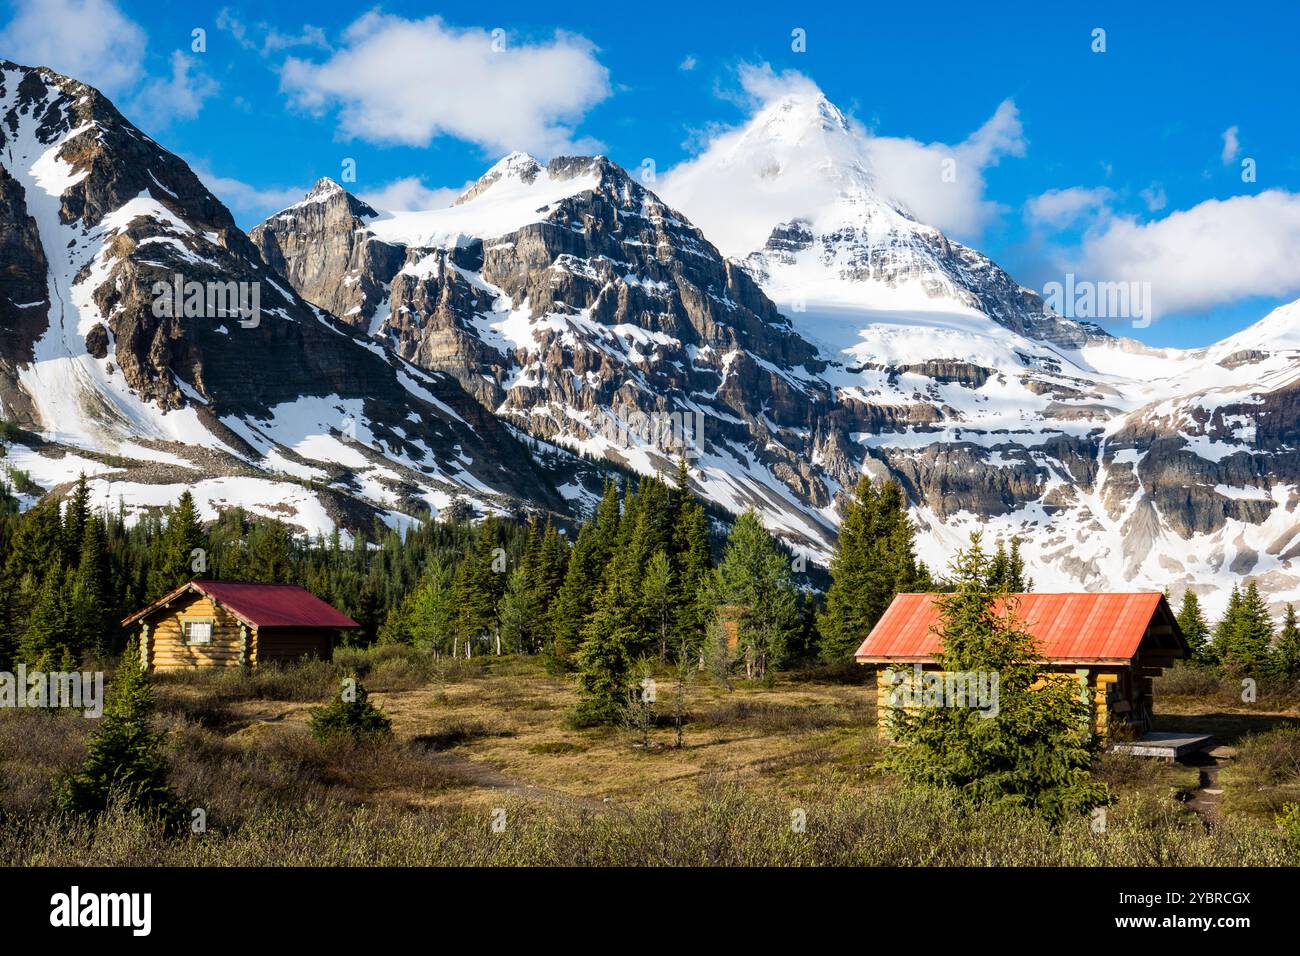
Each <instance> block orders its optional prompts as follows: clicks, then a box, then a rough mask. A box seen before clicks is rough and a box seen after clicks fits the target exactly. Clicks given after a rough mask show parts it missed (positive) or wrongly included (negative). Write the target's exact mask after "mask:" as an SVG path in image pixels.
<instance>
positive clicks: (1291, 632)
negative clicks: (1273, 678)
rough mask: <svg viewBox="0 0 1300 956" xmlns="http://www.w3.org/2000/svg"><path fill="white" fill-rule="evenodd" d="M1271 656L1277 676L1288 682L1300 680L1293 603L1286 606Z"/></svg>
mask: <svg viewBox="0 0 1300 956" xmlns="http://www.w3.org/2000/svg"><path fill="white" fill-rule="evenodd" d="M1273 657H1274V664H1275V667H1276V669H1277V673H1278V676H1279V677H1281V678H1282V679H1283V680H1285V681H1288V682H1291V681H1296V680H1300V627H1297V626H1296V613H1295V605H1294V604H1288V605H1287V606H1286V617H1285V618H1284V619H1283V621H1282V630H1281V631H1280V632H1279V633H1278V636H1277V647H1276V650H1275V651H1274V655H1273Z"/></svg>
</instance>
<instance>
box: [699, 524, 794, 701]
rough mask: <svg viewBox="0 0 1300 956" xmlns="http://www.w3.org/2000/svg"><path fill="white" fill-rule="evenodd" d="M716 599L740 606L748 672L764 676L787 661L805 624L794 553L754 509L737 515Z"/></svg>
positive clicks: (740, 631) (719, 570)
mask: <svg viewBox="0 0 1300 956" xmlns="http://www.w3.org/2000/svg"><path fill="white" fill-rule="evenodd" d="M715 588H716V591H715V594H716V598H715V600H716V603H718V604H721V605H726V606H729V607H732V608H735V609H737V611H738V612H739V619H738V629H737V630H738V633H737V639H738V641H739V646H740V650H741V653H742V654H743V655H744V661H745V672H746V676H747V677H750V678H752V679H757V680H762V679H763V678H765V677H766V676H767V675H768V672H769V670H775V669H777V668H779V667H780V666H781V665H782V663H784V661H785V656H786V652H787V649H788V646H789V642H790V639H791V637H792V636H793V635H794V634H795V632H796V631H797V630H798V627H799V605H798V590H797V588H796V587H795V584H794V580H793V577H792V574H791V568H790V558H789V557H788V556H787V555H786V554H785V553H783V552H782V551H781V550H780V548H778V547H777V544H776V541H775V540H773V538H772V536H771V535H770V534H768V532H767V529H766V528H764V527H763V525H762V523H761V522H760V521H759V520H758V515H757V514H756V513H755V512H754V511H753V510H752V509H751V510H749V511H746V512H745V513H744V514H742V515H741V516H740V517H739V518H737V519H736V523H735V524H734V525H732V528H731V534H729V535H728V536H727V544H726V546H725V548H724V549H723V553H722V560H721V561H719V562H718V568H717V574H716V585H715Z"/></svg>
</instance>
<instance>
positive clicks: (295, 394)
mask: <svg viewBox="0 0 1300 956" xmlns="http://www.w3.org/2000/svg"><path fill="white" fill-rule="evenodd" d="M869 158H870V157H869V155H868V154H867V153H866V152H864V151H863V150H862V149H861V137H860V136H859V134H858V133H857V131H855V129H854V126H853V124H852V122H851V121H849V120H848V119H846V118H845V117H844V115H843V114H842V113H841V112H840V111H839V110H837V109H835V107H834V106H833V105H831V104H830V103H829V102H828V101H826V99H825V98H824V97H821V96H819V95H800V96H793V97H787V98H785V99H783V100H780V101H777V102H775V103H772V104H770V105H769V106H768V107H767V108H766V109H765V110H763V111H762V112H761V113H760V114H759V115H758V116H756V117H755V119H754V120H753V121H752V122H751V123H749V124H747V126H746V127H744V128H742V129H741V130H737V131H734V132H733V133H732V134H729V135H728V136H726V137H723V138H722V139H720V140H719V141H718V142H717V143H716V144H715V148H713V149H711V150H710V151H709V152H708V153H706V154H705V155H704V156H702V157H700V159H699V160H697V161H696V162H695V163H694V164H692V165H690V166H688V167H687V168H686V169H685V170H683V171H681V173H680V174H678V173H674V174H672V175H670V176H669V177H668V178H667V181H666V182H665V183H664V184H663V185H665V186H666V188H667V189H668V191H669V194H670V195H672V196H673V197H674V198H673V201H672V203H671V204H670V203H669V202H666V201H665V200H664V199H663V198H661V197H660V196H659V195H658V194H657V192H656V191H655V189H654V188H652V187H655V186H657V185H658V184H656V183H654V182H653V181H652V178H651V177H649V176H646V177H645V179H646V181H644V182H643V181H639V180H638V179H637V178H635V177H633V176H630V175H629V174H628V173H627V172H626V171H625V170H624V169H622V168H621V167H619V166H618V165H617V164H616V163H614V162H612V161H610V160H609V159H607V158H605V157H599V156H597V157H572V156H570V157H558V158H555V159H552V160H551V161H549V162H547V163H542V162H539V161H538V160H536V159H534V158H532V157H529V156H527V155H526V154H523V153H512V154H510V155H508V156H506V157H505V158H504V159H502V160H501V161H500V162H498V163H496V164H495V165H494V166H493V167H492V168H491V169H489V170H487V171H486V172H485V173H484V175H483V176H482V177H481V178H480V179H479V180H478V181H477V182H476V183H475V184H474V185H473V186H471V187H470V188H469V189H467V190H466V191H465V192H464V193H463V195H461V196H460V197H459V198H458V200H457V201H456V202H455V203H454V204H451V205H448V206H446V207H443V208H437V209H429V210H422V211H414V212H393V211H387V210H382V209H376V208H374V207H372V206H371V205H369V204H367V203H366V202H364V201H362V200H361V199H359V198H357V197H355V196H353V195H352V194H351V193H349V192H348V191H347V189H345V188H344V187H343V186H342V185H340V184H339V183H337V182H335V181H333V180H331V179H328V178H325V179H321V180H319V181H318V182H317V183H316V184H315V185H314V186H313V187H312V189H311V191H310V192H308V193H307V194H306V195H305V196H304V197H303V199H302V200H301V201H299V202H297V203H295V204H293V205H292V206H290V207H289V208H287V209H285V210H283V211H281V212H279V213H277V214H275V215H273V216H271V217H269V218H268V219H267V220H266V221H265V222H264V223H262V224H261V225H259V226H258V227H257V228H256V229H254V230H252V231H251V233H250V234H248V235H245V234H244V233H243V232H241V231H240V230H239V229H238V228H237V227H236V225H235V224H234V222H233V220H232V219H231V217H230V214H229V212H228V211H227V210H226V208H225V207H224V206H223V205H222V204H221V202H220V200H219V199H217V198H216V197H215V196H213V195H212V194H211V193H210V192H209V191H208V190H207V189H206V188H205V187H204V186H203V185H202V183H201V182H200V181H199V180H198V178H197V177H196V176H195V175H194V174H193V172H192V171H191V170H190V169H189V168H188V167H187V166H186V165H185V163H184V162H182V161H181V160H180V159H178V158H177V157H175V156H174V155H172V154H171V153H169V152H167V151H166V150H165V149H163V148H162V147H161V146H159V145H158V144H157V143H155V142H154V141H153V140H152V139H150V138H149V137H148V136H146V135H145V134H144V133H142V132H141V131H140V130H138V129H137V128H136V127H135V126H133V125H132V124H131V123H130V122H129V121H128V120H127V119H125V118H124V117H122V116H121V114H119V113H118V112H117V110H116V109H114V108H113V106H112V104H111V103H109V102H108V100H107V99H105V98H104V97H102V96H101V95H100V94H98V93H97V92H95V91H94V90H93V89H91V88H90V87H86V86H84V85H82V84H79V83H77V82H75V81H73V80H70V79H68V78H66V77H62V76H59V75H58V74H55V73H52V72H50V71H49V70H44V69H30V68H26V67H19V66H16V65H14V64H11V63H0V224H3V227H4V228H3V230H2V231H0V412H2V413H3V416H4V418H5V419H6V420H7V421H9V422H13V423H15V424H17V425H18V426H20V428H21V429H24V430H25V431H24V432H21V433H20V434H19V437H18V439H17V440H10V441H8V442H7V445H6V448H5V452H6V454H5V458H4V466H3V467H4V468H5V469H7V470H8V469H19V470H21V471H22V472H24V473H25V474H26V475H27V477H28V479H30V481H31V482H33V483H34V484H35V485H37V486H39V487H40V488H42V489H46V490H51V491H54V492H56V493H59V492H61V491H63V490H66V488H67V487H68V485H69V483H70V482H71V481H73V480H75V478H76V476H77V475H78V474H79V473H81V472H85V473H86V474H87V475H89V476H90V477H91V479H92V493H93V494H94V495H95V497H96V500H101V501H105V502H116V501H119V500H120V501H121V502H122V503H123V506H124V507H125V508H126V509H127V510H128V513H131V514H135V513H139V512H140V511H142V510H144V509H147V508H153V507H157V506H159V505H161V504H164V503H168V502H171V501H173V500H175V498H176V497H177V496H178V495H179V493H180V491H181V490H182V489H183V488H189V489H191V490H192V491H194V493H195V496H196V498H197V499H198V501H199V504H200V508H201V509H202V510H203V512H204V514H205V515H206V516H209V517H210V516H211V515H212V514H215V512H216V510H217V509H219V508H221V507H225V506H235V505H239V506H242V507H246V508H249V509H251V510H255V511H259V512H260V513H263V514H276V515H283V516H284V517H286V518H287V519H288V520H291V521H293V522H294V523H295V524H297V525H298V526H299V527H300V528H302V529H304V530H307V531H310V532H313V533H316V532H319V533H328V532H330V531H332V530H334V529H335V528H341V529H344V530H347V529H353V530H356V529H368V528H369V527H371V526H372V525H373V522H374V520H375V519H376V518H378V519H379V520H381V521H384V522H386V523H388V524H389V525H390V526H394V527H401V526H404V525H405V524H408V523H409V522H411V521H417V520H420V519H421V518H423V517H426V516H428V515H436V514H438V513H439V512H440V511H441V510H442V509H445V508H446V507H447V506H448V505H450V504H451V502H452V499H453V498H455V497H460V498H462V499H464V500H467V501H469V502H471V503H472V504H473V505H474V506H475V507H476V509H477V510H479V511H480V512H482V511H488V510H496V511H515V510H518V509H520V508H531V509H542V510H547V511H553V512H556V513H559V514H561V515H567V516H577V515H579V514H582V513H585V512H586V511H588V510H589V509H590V507H591V506H592V504H593V502H594V496H595V495H596V494H598V492H599V485H600V478H601V469H608V468H609V467H611V466H613V467H618V468H622V469H629V470H632V471H635V472H641V473H660V474H671V473H672V472H674V471H675V470H676V467H677V461H678V459H679V457H680V456H682V455H685V456H686V457H687V458H688V460H689V463H690V480H691V482H692V486H693V488H694V490H695V491H697V492H698V493H699V494H701V495H702V496H704V497H705V498H707V499H709V500H711V501H712V502H713V503H714V504H715V505H716V506H718V508H719V509H722V510H725V511H729V512H731V513H738V512H740V511H743V510H745V509H747V508H753V509H754V510H755V511H757V513H758V514H759V515H760V516H761V518H762V520H763V521H764V522H765V523H766V524H767V525H768V527H770V528H772V529H773V530H774V531H776V532H777V533H778V534H780V535H781V536H782V537H783V538H785V539H786V540H787V541H789V542H790V543H791V544H793V545H794V546H796V547H798V548H801V549H806V551H807V552H809V553H810V554H811V555H813V556H814V557H820V556H824V555H826V554H827V553H828V551H829V549H830V547H831V545H832V543H833V541H834V536H835V527H836V524H837V522H838V517H839V509H838V505H839V503H840V502H841V501H842V496H843V494H844V492H845V491H846V490H847V489H849V488H851V487H852V485H853V483H854V482H855V481H856V480H857V478H858V477H859V476H860V475H861V474H862V473H864V472H866V473H868V474H870V475H872V476H873V477H876V478H882V479H883V478H886V477H888V478H892V479H894V480H896V481H897V482H899V484H900V485H901V486H902V488H903V489H904V491H905V493H906V495H907V498H908V501H909V504H910V506H911V513H912V516H913V519H914V520H915V521H916V523H917V525H918V528H919V529H920V532H921V534H920V536H919V538H918V545H919V548H920V550H921V553H922V556H923V557H924V558H925V560H926V561H927V562H928V563H930V564H931V565H932V566H934V567H936V568H942V567H943V566H944V565H945V563H946V561H947V559H948V556H949V555H950V554H951V553H952V551H953V549H954V548H956V547H958V546H961V545H963V544H964V543H965V539H966V538H967V536H968V534H969V533H970V532H971V531H974V530H979V531H983V532H985V533H986V534H988V535H989V536H990V537H991V538H995V539H996V538H1007V537H1010V536H1013V535H1015V536H1018V537H1020V538H1021V539H1022V541H1023V551H1024V553H1025V556H1026V558H1027V559H1028V560H1030V561H1032V562H1033V564H1034V568H1035V573H1034V577H1035V579H1036V580H1037V581H1038V583H1039V585H1040V586H1042V587H1052V588H1061V589H1067V590H1073V589H1078V588H1096V589H1102V588H1112V589H1113V588H1114V587H1115V586H1116V585H1117V582H1125V583H1127V584H1128V585H1130V586H1132V587H1135V588H1136V587H1153V588H1162V587H1165V586H1170V587H1173V588H1175V589H1178V588H1180V587H1192V588H1198V589H1201V590H1204V591H1207V592H1208V591H1211V590H1222V585H1223V584H1224V583H1225V582H1227V581H1228V580H1229V579H1232V580H1236V579H1238V578H1239V577H1240V576H1241V575H1253V576H1255V577H1256V578H1258V579H1259V581H1260V583H1261V586H1262V587H1263V588H1264V590H1265V591H1266V592H1267V593H1269V594H1270V595H1271V596H1272V598H1273V599H1274V600H1277V601H1280V600H1294V599H1296V598H1297V597H1300V564H1297V562H1300V499H1298V498H1297V496H1296V492H1295V489H1296V488H1297V487H1300V454H1298V453H1297V452H1296V451H1295V449H1296V448H1297V447H1300V435H1297V434H1296V432H1297V425H1296V422H1297V421H1300V342H1297V341H1296V339H1295V336H1294V335H1293V334H1292V333H1291V332H1290V331H1289V330H1290V329H1293V328H1294V327H1295V319H1296V316H1295V312H1296V309H1297V308H1300V305H1297V304H1292V305H1291V306H1287V307H1285V308H1283V309H1279V310H1277V311H1276V312H1274V313H1273V314H1272V315H1270V316H1268V317H1266V318H1265V319H1263V320H1262V321H1261V322H1260V323H1258V324H1257V325H1256V326H1254V327H1252V328H1250V329H1247V330H1244V331H1243V332H1241V333H1239V334H1238V335H1235V336H1232V337H1231V338H1229V339H1227V340H1225V341H1224V342H1222V343H1219V344H1217V345H1215V346H1211V347H1209V348H1206V349H1199V350H1192V351H1179V350H1173V349H1149V348H1146V347H1144V346H1142V345H1140V344H1139V343H1137V342H1133V341H1130V340H1127V339H1123V338H1115V337H1111V336H1109V335H1106V334H1105V333H1103V332H1101V330H1100V329H1098V328H1097V327H1096V326H1092V325H1090V324H1088V323H1084V322H1075V321H1072V320H1070V319H1068V318H1064V317H1062V316H1059V315H1056V314H1055V313H1053V312H1052V311H1051V310H1050V309H1048V308H1047V307H1046V305H1045V304H1044V302H1043V300H1042V299H1041V298H1040V297H1039V296H1038V295H1037V294H1035V293H1034V292H1032V291H1031V290H1028V289H1024V288H1022V287H1021V286H1019V284H1017V283H1016V282H1015V281H1014V280H1013V279H1012V278H1011V277H1010V276H1009V275H1008V274H1007V273H1006V272H1005V271H1003V270H1002V269H1001V268H999V267H998V266H997V265H996V264H994V263H993V262H992V261H991V260H989V259H988V258H987V257H985V256H983V255H982V254H981V253H979V252H977V251H975V250H973V249H970V248H968V247H966V246H963V245H961V244H959V243H956V242H953V241H951V240H949V239H947V238H946V237H945V236H944V235H943V234H942V233H941V232H940V231H939V230H937V229H935V228H933V227H931V226H928V225H926V224H924V223H921V222H919V221H917V220H916V219H915V218H914V217H913V216H911V215H910V214H909V213H908V212H907V211H906V210H904V209H902V208H901V207H900V206H898V205H897V204H896V203H893V202H891V201H890V200H889V199H888V198H887V197H884V196H883V195H882V194H881V192H880V190H879V188H878V184H876V183H875V182H874V179H873V176H872V172H871V168H870V162H869ZM692 184H693V185H692ZM687 187H691V188H687ZM735 190H739V191H740V192H739V193H736V192H735ZM729 191H730V192H729ZM737 196H738V197H740V198H739V199H736V198H735V197H737ZM719 200H721V201H723V202H727V201H734V205H733V206H732V208H733V209H734V210H735V216H736V218H737V220H738V221H740V223H741V225H742V226H744V228H745V229H748V230H750V231H751V232H752V233H753V234H755V235H757V236H758V237H759V238H758V239H757V241H756V245H754V246H753V247H749V248H745V247H743V246H742V247H740V248H739V251H736V248H737V247H736V246H735V244H734V242H733V240H734V238H735V233H734V232H733V233H730V234H729V233H728V232H727V228H726V223H725V222H724V223H723V224H722V236H721V237H720V238H719V241H721V242H722V244H723V248H724V249H725V250H728V251H729V252H731V253H732V254H730V255H728V254H724V252H721V251H719V248H718V246H716V245H715V244H714V237H712V236H711V235H710V230H711V227H710V226H709V225H708V223H709V222H710V221H713V210H714V209H715V207H716V206H717V201H719ZM701 223H704V226H703V227H701ZM191 291H192V293H193V294H192V295H191ZM214 292H220V293H221V294H222V295H223V296H229V295H235V296H240V295H243V294H244V293H245V292H251V293H255V295H256V301H257V303H258V307H257V321H255V322H251V323H245V322H244V321H241V318H242V313H241V312H240V311H239V309H237V308H232V307H231V303H230V302H229V301H227V300H225V299H223V302H222V304H220V305H218V306H216V307H213V306H212V299H211V296H212V294H213V293H214ZM205 297H206V301H205ZM160 301H165V303H174V302H180V301H183V302H184V303H185V307H184V308H180V309H177V308H167V309H161V310H159V309H158V308H156V307H157V305H158V304H159V302H160ZM235 305H236V306H240V305H242V300H237V301H236V302H235ZM191 306H194V307H193V308H191ZM647 424H649V430H647V428H646V425H647ZM665 424H669V425H672V426H674V427H680V426H682V425H684V424H685V425H686V426H687V427H686V428H684V429H681V431H680V432H679V433H674V434H671V435H669V436H668V437H669V439H670V441H668V442H667V443H665V442H664V441H663V440H662V439H663V437H664V436H663V435H662V434H657V433H655V431H656V428H658V427H660V426H663V425H665ZM582 459H586V460H585V461H583V460H582ZM24 487H28V488H31V485H27V484H26V482H24ZM25 500H26V502H27V503H30V502H31V501H32V500H34V499H33V498H31V497H28V498H26V499H25Z"/></svg>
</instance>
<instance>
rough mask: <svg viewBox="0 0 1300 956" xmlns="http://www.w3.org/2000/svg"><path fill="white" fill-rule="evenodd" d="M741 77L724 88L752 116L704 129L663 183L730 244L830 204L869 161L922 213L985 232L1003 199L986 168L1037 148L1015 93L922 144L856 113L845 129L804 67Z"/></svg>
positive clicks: (891, 193) (948, 227)
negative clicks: (990, 189) (970, 126)
mask: <svg viewBox="0 0 1300 956" xmlns="http://www.w3.org/2000/svg"><path fill="white" fill-rule="evenodd" d="M738 76H739V81H740V85H739V90H735V89H720V90H718V91H717V92H718V95H719V96H720V97H722V98H723V99H727V100H730V101H732V102H735V103H738V104H740V105H741V106H742V107H743V108H745V109H747V110H748V111H750V112H751V114H752V115H751V116H750V118H749V119H748V120H747V121H746V123H745V124H743V125H741V126H739V127H735V128H711V129H708V130H706V131H705V132H704V133H703V134H696V135H697V136H698V137H699V140H700V141H701V142H702V148H701V150H700V154H699V155H698V156H697V157H695V158H694V159H691V160H687V161H685V162H683V163H680V164H679V165H678V166H676V167H674V168H673V169H671V170H669V171H668V172H667V173H665V174H663V175H661V176H660V183H659V186H658V187H657V189H656V191H657V192H659V193H660V194H661V195H663V196H664V198H665V199H667V200H668V201H669V202H670V203H672V204H673V205H675V206H676V207H677V208H679V209H681V210H682V212H683V213H685V214H686V215H687V216H688V217H690V219H691V220H692V221H693V222H695V223H696V224H697V225H698V226H700V228H701V229H703V230H704V233H705V235H706V236H708V238H709V239H710V240H711V241H712V242H714V243H715V244H716V245H717V246H718V248H719V249H721V250H722V251H723V252H724V253H725V254H727V255H732V256H744V255H747V254H748V253H750V252H752V251H754V250H755V249H758V248H760V247H761V246H762V245H763V243H764V242H766V240H767V238H768V236H769V235H770V234H771V231H772V229H773V227H774V226H776V225H777V224H778V223H781V222H786V221H789V220H790V219H794V218H804V219H809V220H814V221H815V220H817V219H818V218H819V217H820V216H821V215H823V213H827V214H829V213H830V212H831V211H832V210H833V209H834V207H835V206H836V204H837V202H839V201H840V199H841V196H840V193H841V191H842V190H843V189H844V188H845V183H844V181H843V179H841V178H839V177H838V175H836V174H832V175H828V174H827V170H828V169H832V168H833V169H838V170H860V171H862V173H861V177H865V178H867V179H869V180H870V181H871V182H872V183H873V188H874V190H875V191H876V192H878V193H879V194H881V195H883V196H884V197H886V198H887V199H890V200H892V201H893V202H894V203H896V204H897V205H899V206H901V207H903V208H904V209H906V210H907V211H908V212H910V213H911V214H912V215H913V216H915V217H916V218H917V219H919V220H920V221H922V222H924V223H927V224H929V225H932V226H935V227H937V228H939V229H942V230H944V231H945V232H948V233H950V234H952V235H954V236H955V237H957V238H963V239H969V238H974V237H976V236H978V235H979V233H980V232H981V231H982V230H983V228H984V227H985V226H986V225H987V224H988V223H989V222H990V220H992V219H993V218H994V217H995V216H996V215H997V214H998V213H999V212H1000V208H1001V207H999V206H998V205H997V204H996V203H994V202H992V201H990V200H988V199H987V198H986V196H985V181H984V171H985V170H986V169H987V168H989V167H990V166H993V165H995V164H997V163H998V162H999V161H1000V160H1001V159H1002V157H1004V156H1009V155H1012V156H1019V155H1023V153H1024V150H1025V140H1024V135H1023V131H1022V129H1021V125H1020V118H1019V115H1018V113H1017V111H1016V107H1015V105H1014V104H1013V103H1012V102H1011V101H1009V100H1008V101H1006V102H1003V103H1002V104H1001V105H1000V106H998V108H997V110H996V111H995V112H994V114H993V116H992V117H990V118H989V120H988V121H987V122H985V123H984V124H982V125H981V126H980V128H979V129H977V130H975V131H974V132H973V133H972V134H971V135H970V136H968V137H967V138H966V139H964V140H962V141H961V142H959V143H956V144H954V145H947V144H943V143H922V142H919V141H917V140H913V139H906V138H898V137H889V136H878V135H874V134H873V133H872V132H870V131H869V130H867V129H866V128H865V127H864V126H863V125H862V124H861V123H859V122H857V121H855V120H853V119H852V118H847V117H846V118H844V128H842V127H841V125H840V116H841V114H840V113H839V111H838V110H836V108H835V107H834V106H833V105H831V104H830V103H829V101H827V100H826V99H825V97H823V95H822V93H821V90H820V89H819V88H818V87H817V85H816V83H814V82H813V81H812V80H811V79H809V78H808V77H806V76H804V75H803V74H801V73H798V72H795V71H786V72H783V73H777V72H776V71H774V70H773V69H772V68H771V66H770V65H768V64H760V65H752V64H748V65H744V66H742V67H741V68H740V70H739V73H738ZM945 161H947V162H945ZM946 170H951V171H952V172H953V173H954V174H955V175H953V176H945V175H944V173H945V171H946ZM852 175H858V174H857V173H854V174H852Z"/></svg>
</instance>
